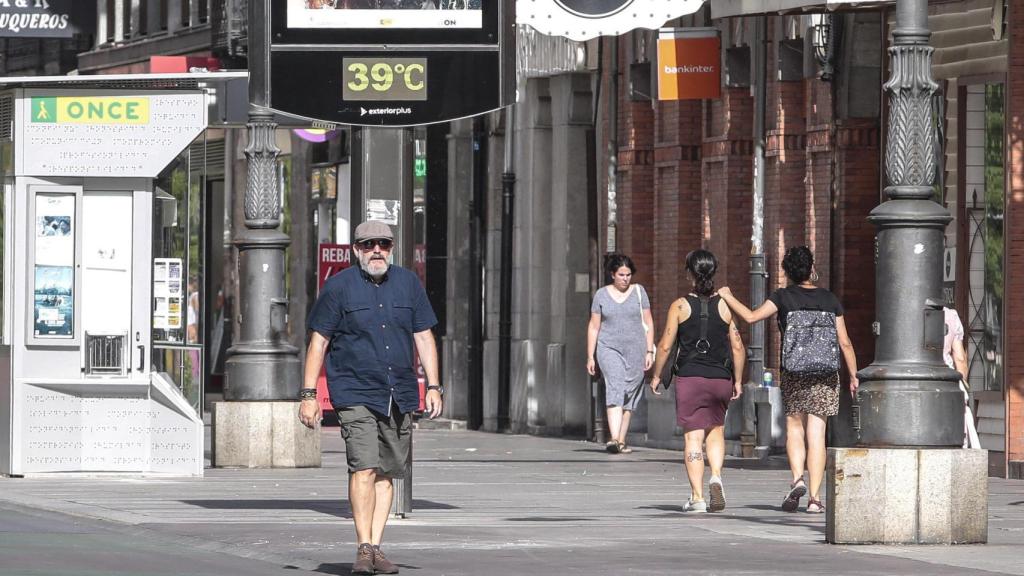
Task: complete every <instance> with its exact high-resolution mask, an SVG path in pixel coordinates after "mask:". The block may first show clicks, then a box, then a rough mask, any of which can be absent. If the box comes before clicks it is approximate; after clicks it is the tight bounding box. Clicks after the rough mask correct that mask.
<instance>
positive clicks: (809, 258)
mask: <svg viewBox="0 0 1024 576" xmlns="http://www.w3.org/2000/svg"><path fill="white" fill-rule="evenodd" d="M812 268H814V254H811V249H810V248H808V247H807V246H795V247H793V248H790V249H789V250H786V255H785V256H784V257H783V258H782V269H783V270H785V271H786V277H787V278H789V280H790V282H793V283H794V284H800V283H801V282H805V281H807V279H808V278H810V277H811V269H812Z"/></svg>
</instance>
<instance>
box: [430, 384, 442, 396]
mask: <svg viewBox="0 0 1024 576" xmlns="http://www.w3.org/2000/svg"><path fill="white" fill-rule="evenodd" d="M431 390H437V391H438V392H439V393H440V394H441V396H444V386H441V385H440V384H431V385H430V386H427V392H429V391H431Z"/></svg>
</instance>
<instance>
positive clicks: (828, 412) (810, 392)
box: [779, 372, 839, 417]
mask: <svg viewBox="0 0 1024 576" xmlns="http://www.w3.org/2000/svg"><path fill="white" fill-rule="evenodd" d="M779 388H781V389H782V404H783V406H785V407H786V414H800V413H803V414H814V415H815V416H822V417H826V416H835V415H836V414H838V413H839V373H838V372H832V373H829V374H796V373H791V372H783V373H782V378H781V382H780V383H779Z"/></svg>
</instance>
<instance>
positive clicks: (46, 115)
mask: <svg viewBox="0 0 1024 576" xmlns="http://www.w3.org/2000/svg"><path fill="white" fill-rule="evenodd" d="M56 108H57V99H56V98H33V99H32V121H33V122H56V121H57V114H56Z"/></svg>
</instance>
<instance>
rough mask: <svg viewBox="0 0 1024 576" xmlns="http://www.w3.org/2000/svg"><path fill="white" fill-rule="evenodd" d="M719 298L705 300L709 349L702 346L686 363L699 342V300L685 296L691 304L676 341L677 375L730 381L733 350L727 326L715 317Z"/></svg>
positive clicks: (690, 295) (679, 328) (718, 315)
mask: <svg viewBox="0 0 1024 576" xmlns="http://www.w3.org/2000/svg"><path fill="white" fill-rule="evenodd" d="M718 300H719V297H718V296H712V297H711V298H709V299H708V329H707V339H708V342H707V343H708V346H707V347H705V346H701V347H700V350H706V352H704V353H700V352H698V353H697V354H695V355H694V356H693V359H691V360H690V361H687V358H689V357H690V354H691V351H692V350H694V349H695V348H696V347H697V340H699V339H700V298H699V297H697V296H694V295H692V294H688V295H687V296H686V302H687V303H689V304H690V317H689V318H687V319H686V320H684V321H683V322H680V323H679V327H678V329H677V330H676V339H677V340H678V342H679V356H678V359H677V360H676V375H678V376H698V377H701V378H725V379H728V380H732V368H731V366H732V347H731V345H730V344H729V325H728V324H726V323H725V321H724V320H722V316H721V315H720V314H719V313H718Z"/></svg>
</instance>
